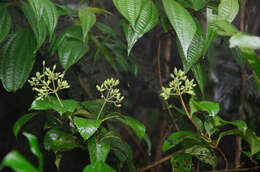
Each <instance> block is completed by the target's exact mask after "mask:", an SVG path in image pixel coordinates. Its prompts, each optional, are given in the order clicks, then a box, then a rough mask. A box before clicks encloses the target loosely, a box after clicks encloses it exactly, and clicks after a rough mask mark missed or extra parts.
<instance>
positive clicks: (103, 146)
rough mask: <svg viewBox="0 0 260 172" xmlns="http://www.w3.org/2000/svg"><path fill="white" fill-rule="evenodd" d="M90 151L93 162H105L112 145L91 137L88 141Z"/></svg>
mask: <svg viewBox="0 0 260 172" xmlns="http://www.w3.org/2000/svg"><path fill="white" fill-rule="evenodd" d="M88 151H89V157H90V162H91V164H93V163H96V162H100V161H102V162H105V161H106V158H107V156H108V154H109V152H110V145H109V144H107V143H105V142H103V141H100V140H97V138H96V137H91V138H90V139H89V141H88Z"/></svg>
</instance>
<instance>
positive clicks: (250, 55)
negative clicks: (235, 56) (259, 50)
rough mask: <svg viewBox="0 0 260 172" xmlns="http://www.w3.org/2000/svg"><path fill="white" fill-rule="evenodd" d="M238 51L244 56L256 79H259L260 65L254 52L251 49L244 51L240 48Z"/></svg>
mask: <svg viewBox="0 0 260 172" xmlns="http://www.w3.org/2000/svg"><path fill="white" fill-rule="evenodd" d="M240 50H241V51H242V53H243V54H244V56H245V58H246V60H247V62H248V63H249V65H250V66H251V67H252V68H253V70H254V71H255V74H256V76H257V78H258V79H259V78H260V63H259V59H258V57H257V56H256V53H255V51H254V50H252V49H244V48H243V49H242V48H241V49H240Z"/></svg>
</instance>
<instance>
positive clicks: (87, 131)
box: [74, 117, 101, 140]
mask: <svg viewBox="0 0 260 172" xmlns="http://www.w3.org/2000/svg"><path fill="white" fill-rule="evenodd" d="M74 123H75V125H76V127H77V129H78V131H79V133H80V135H81V136H82V138H83V139H84V140H87V139H89V138H90V137H91V136H92V135H93V134H95V132H96V131H97V130H98V128H99V126H100V125H101V121H100V120H92V119H85V118H80V117H75V118H74Z"/></svg>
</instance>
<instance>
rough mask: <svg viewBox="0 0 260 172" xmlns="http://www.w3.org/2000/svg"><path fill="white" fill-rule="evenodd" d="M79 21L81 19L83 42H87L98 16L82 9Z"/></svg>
mask: <svg viewBox="0 0 260 172" xmlns="http://www.w3.org/2000/svg"><path fill="white" fill-rule="evenodd" d="M79 19H80V23H81V27H82V33H83V38H82V40H83V41H84V42H85V40H86V37H87V34H88V32H89V30H90V29H91V28H92V27H93V26H94V24H95V23H96V16H95V14H94V13H92V12H90V11H88V10H87V9H83V8H80V9H79Z"/></svg>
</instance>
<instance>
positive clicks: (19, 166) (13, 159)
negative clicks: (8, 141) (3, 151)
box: [1, 151, 38, 172]
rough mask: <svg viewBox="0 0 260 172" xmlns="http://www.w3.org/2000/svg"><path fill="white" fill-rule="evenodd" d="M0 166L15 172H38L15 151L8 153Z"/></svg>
mask: <svg viewBox="0 0 260 172" xmlns="http://www.w3.org/2000/svg"><path fill="white" fill-rule="evenodd" d="M1 165H3V166H7V167H10V168H12V169H13V170H14V171H15V172H28V171H30V172H38V170H36V169H35V167H34V166H33V165H32V164H31V163H30V162H28V161H27V160H26V159H25V158H24V157H23V156H22V155H21V154H20V153H19V152H17V151H12V152H10V153H8V154H7V155H6V156H5V157H4V159H3V161H2V164H1Z"/></svg>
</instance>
